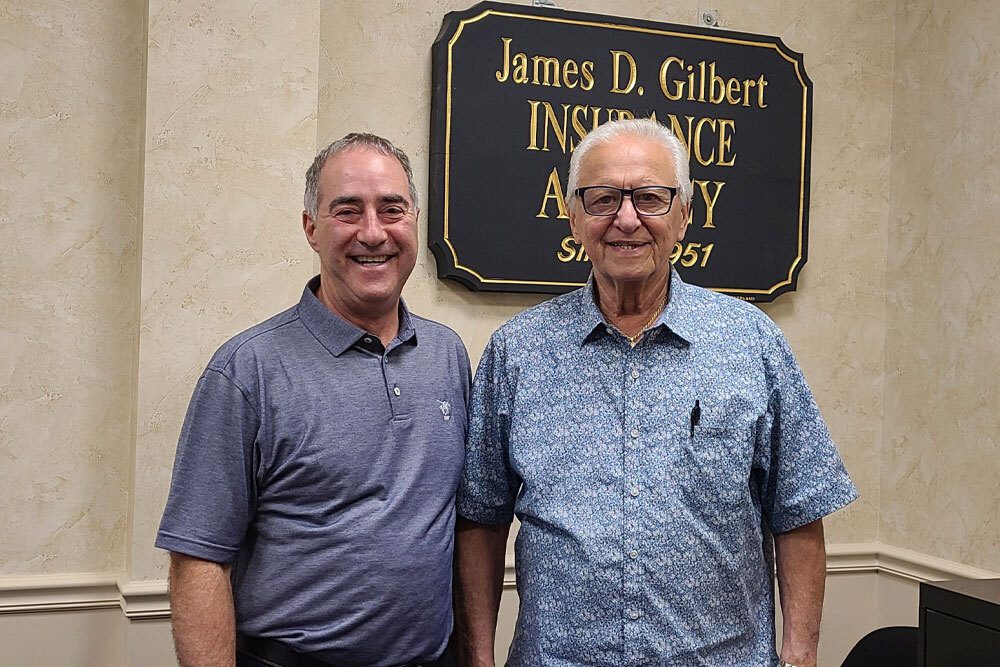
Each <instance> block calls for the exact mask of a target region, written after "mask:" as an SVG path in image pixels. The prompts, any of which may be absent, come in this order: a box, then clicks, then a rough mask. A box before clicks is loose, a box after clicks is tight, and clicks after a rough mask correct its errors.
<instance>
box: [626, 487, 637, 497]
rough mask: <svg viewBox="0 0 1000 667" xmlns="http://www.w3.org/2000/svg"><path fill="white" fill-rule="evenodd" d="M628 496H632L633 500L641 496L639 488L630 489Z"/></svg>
mask: <svg viewBox="0 0 1000 667" xmlns="http://www.w3.org/2000/svg"><path fill="white" fill-rule="evenodd" d="M628 494H629V495H630V496H632V497H633V498H635V497H636V496H638V495H639V487H638V486H633V487H632V488H631V489H629V491H628Z"/></svg>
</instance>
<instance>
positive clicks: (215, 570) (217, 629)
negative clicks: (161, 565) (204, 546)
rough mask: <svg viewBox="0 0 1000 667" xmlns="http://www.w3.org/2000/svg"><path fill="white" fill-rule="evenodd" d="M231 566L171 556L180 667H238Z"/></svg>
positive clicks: (173, 621)
mask: <svg viewBox="0 0 1000 667" xmlns="http://www.w3.org/2000/svg"><path fill="white" fill-rule="evenodd" d="M229 569H230V566H229V565H226V564H223V563H213V562H211V561H207V560H202V559H200V558H194V557H193V556H186V555H184V554H180V553H176V552H171V554H170V609H171V614H172V617H173V620H172V625H173V631H174V646H175V648H176V650H177V661H178V662H179V663H180V667H195V666H197V667H235V665H236V621H235V618H234V616H233V589H232V584H231V583H230V581H229Z"/></svg>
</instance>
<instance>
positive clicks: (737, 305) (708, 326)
mask: <svg viewBox="0 0 1000 667" xmlns="http://www.w3.org/2000/svg"><path fill="white" fill-rule="evenodd" d="M684 302H685V310H686V311H687V312H688V313H689V316H690V317H691V318H692V320H695V321H697V323H698V327H699V328H701V329H703V330H704V331H705V333H710V334H715V335H718V336H724V337H726V338H729V339H733V338H747V339H751V340H756V341H758V342H761V343H765V344H769V343H772V342H775V341H778V340H781V339H782V338H783V336H782V333H781V329H779V328H778V325H777V324H775V323H774V321H773V320H772V319H771V318H770V317H768V315H767V313H765V312H764V311H762V310H761V309H760V308H758V307H757V306H755V305H754V304H752V303H751V302H749V301H744V300H742V299H737V298H735V297H732V296H728V295H725V294H720V293H719V292H713V291H712V290H709V289H705V288H704V287H698V286H696V285H690V284H685V285H684Z"/></svg>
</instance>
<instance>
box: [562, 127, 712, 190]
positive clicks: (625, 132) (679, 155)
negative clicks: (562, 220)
mask: <svg viewBox="0 0 1000 667" xmlns="http://www.w3.org/2000/svg"><path fill="white" fill-rule="evenodd" d="M624 136H630V137H643V138H645V139H652V140H653V141H655V142H656V143H658V144H660V145H661V146H663V147H664V148H666V149H667V150H668V151H669V152H670V154H671V155H673V157H674V174H675V175H676V177H677V181H678V183H677V195H678V196H679V197H680V200H681V203H682V204H684V205H687V204H689V203H691V196H692V195H693V194H694V192H693V190H694V189H693V188H692V187H691V177H690V174H689V171H688V160H689V158H688V153H687V149H685V148H684V144H682V143H681V140H680V139H678V138H677V135H675V134H674V133H673V132H672V131H671V130H670V128H669V127H667V126H666V125H662V124H660V123H658V122H657V121H655V120H653V119H652V118H630V119H627V120H615V121H611V122H610V123H605V124H604V125H601V126H600V127H598V128H597V129H596V130H593V131H592V132H590V133H589V134H587V136H585V137H584V138H583V141H581V142H580V143H579V144H577V145H576V149H574V151H573V157H571V158H570V160H569V185H568V188H567V190H568V192H567V197H566V200H567V201H572V200H573V199H574V198H575V197H576V190H577V188H578V187H579V182H580V165H581V164H583V161H584V159H585V158H586V157H587V153H589V152H590V149H592V148H593V147H594V146H596V145H597V144H606V143H610V142H612V141H614V140H615V139H619V138H621V137H624Z"/></svg>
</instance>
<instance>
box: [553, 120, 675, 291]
mask: <svg viewBox="0 0 1000 667" xmlns="http://www.w3.org/2000/svg"><path fill="white" fill-rule="evenodd" d="M673 164H674V163H673V157H672V155H671V153H670V151H669V150H667V148H666V147H664V146H661V145H660V144H658V143H657V142H655V141H653V140H651V139H647V138H644V137H638V136H630V135H624V136H621V137H618V138H616V139H613V140H612V141H610V142H607V143H601V144H597V145H596V146H594V147H593V148H592V149H591V150H590V152H588V153H587V154H586V155H585V156H584V158H583V162H582V163H581V164H580V176H579V186H580V187H587V186H591V185H608V186H613V187H616V188H627V189H632V188H639V187H643V186H649V185H665V186H671V187H674V186H677V185H679V183H678V182H677V178H676V175H675V173H674V166H673ZM687 219H688V207H687V206H686V205H684V204H682V203H681V200H680V198H679V197H675V198H674V201H673V205H672V206H671V207H670V212H669V213H666V214H664V215H642V214H637V213H636V210H635V208H634V207H633V205H632V201H631V199H630V198H629V197H625V199H624V200H623V201H622V205H621V208H620V209H619V210H618V213H617V214H615V215H590V214H588V213H587V212H586V211H585V210H584V209H583V203H582V202H581V201H580V199H579V197H577V198H575V200H574V203H573V206H572V208H571V209H570V212H569V223H570V228H571V229H572V231H573V237H574V238H576V239H577V240H578V241H580V242H581V243H583V246H584V248H586V250H587V255H588V256H589V257H590V260H591V262H593V265H594V279H595V280H596V281H597V287H598V291H599V292H609V291H610V292H615V293H620V292H622V291H624V290H630V289H638V290H639V291H640V292H645V291H646V290H647V289H652V290H662V289H663V286H664V285H666V283H667V280H668V279H669V276H670V254H671V252H673V249H674V244H675V243H677V242H678V241H680V240H681V239H683V238H684V232H685V231H686V230H687Z"/></svg>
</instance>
